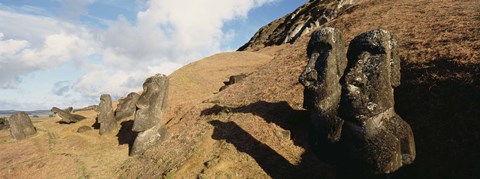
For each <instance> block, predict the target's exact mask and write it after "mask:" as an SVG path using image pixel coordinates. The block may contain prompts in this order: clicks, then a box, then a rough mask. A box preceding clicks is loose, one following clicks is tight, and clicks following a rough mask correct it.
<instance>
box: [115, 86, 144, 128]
mask: <svg viewBox="0 0 480 179" xmlns="http://www.w3.org/2000/svg"><path fill="white" fill-rule="evenodd" d="M138 98H140V95H139V94H137V93H135V92H132V93H130V94H128V95H127V97H125V98H122V99H120V100H118V105H117V109H116V110H115V118H116V119H117V121H120V120H122V119H124V118H126V117H129V116H131V115H133V114H134V113H135V110H136V109H137V107H136V104H137V102H138Z"/></svg>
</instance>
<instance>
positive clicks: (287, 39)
mask: <svg viewBox="0 0 480 179" xmlns="http://www.w3.org/2000/svg"><path fill="white" fill-rule="evenodd" d="M353 4H354V0H311V1H309V2H307V3H306V4H304V5H302V6H301V7H299V8H297V9H296V10H295V11H294V12H292V13H290V14H288V15H286V16H284V17H282V18H280V19H277V20H275V21H273V22H271V23H270V24H268V25H266V26H263V27H262V28H260V29H259V30H258V31H257V32H256V33H255V35H254V36H253V37H252V38H251V39H250V41H249V42H247V43H246V44H245V45H243V46H242V47H240V48H239V49H238V50H239V51H243V50H249V49H253V50H256V49H259V48H262V47H265V46H272V45H281V44H283V43H293V42H295V41H296V40H297V39H298V38H299V37H301V36H303V35H306V34H308V33H309V32H311V30H312V29H315V28H317V27H320V26H321V25H323V24H325V23H327V22H329V21H331V20H332V19H334V18H336V17H337V16H338V15H339V14H341V13H342V12H344V11H345V10H346V9H348V7H350V6H352V5H353Z"/></svg>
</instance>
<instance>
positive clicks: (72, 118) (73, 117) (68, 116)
mask: <svg viewBox="0 0 480 179" xmlns="http://www.w3.org/2000/svg"><path fill="white" fill-rule="evenodd" d="M50 111H52V112H53V113H54V114H56V115H58V116H59V117H60V118H61V120H60V122H64V123H67V124H69V123H76V122H78V121H81V120H84V119H86V117H84V116H81V115H78V114H72V113H70V112H67V111H64V110H61V109H59V108H57V107H52V109H51V110H50Z"/></svg>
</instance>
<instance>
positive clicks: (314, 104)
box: [299, 28, 347, 142]
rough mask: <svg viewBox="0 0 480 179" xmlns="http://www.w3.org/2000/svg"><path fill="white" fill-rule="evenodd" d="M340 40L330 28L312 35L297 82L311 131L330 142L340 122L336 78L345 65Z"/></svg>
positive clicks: (340, 37)
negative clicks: (311, 127) (305, 62)
mask: <svg viewBox="0 0 480 179" xmlns="http://www.w3.org/2000/svg"><path fill="white" fill-rule="evenodd" d="M345 53H346V50H345V44H344V39H343V36H342V34H341V32H340V31H339V30H337V29H334V28H323V29H321V30H319V31H316V32H314V33H313V35H312V37H311V39H310V41H309V43H308V47H307V55H308V58H309V60H308V64H307V66H306V67H305V70H304V71H303V73H302V74H301V75H300V78H299V81H300V83H302V84H303V85H304V86H305V89H304V102H303V106H304V108H305V109H307V110H308V111H309V113H310V118H311V120H312V123H313V125H314V128H315V130H319V131H320V135H326V136H325V137H327V138H328V139H329V140H330V141H332V142H334V141H338V140H339V138H340V135H341V129H342V125H343V120H341V119H340V118H338V117H337V108H338V105H339V103H340V96H341V86H340V82H339V81H340V78H341V77H342V75H343V72H344V70H345V67H346V65H347V59H346V55H345Z"/></svg>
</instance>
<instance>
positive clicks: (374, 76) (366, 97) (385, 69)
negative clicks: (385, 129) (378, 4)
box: [342, 29, 400, 120]
mask: <svg viewBox="0 0 480 179" xmlns="http://www.w3.org/2000/svg"><path fill="white" fill-rule="evenodd" d="M347 56H348V68H347V71H346V75H345V77H344V80H343V86H344V92H345V94H346V97H348V98H345V99H346V101H345V102H346V103H345V106H344V107H343V108H342V109H345V110H343V111H342V112H344V114H345V115H346V116H348V117H350V118H357V119H358V120H362V119H367V118H369V117H372V116H375V115H378V114H380V113H382V112H383V111H385V110H388V109H389V108H392V107H393V105H394V98H393V87H396V86H398V85H400V59H399V57H398V52H397V40H396V37H395V35H394V34H393V33H391V32H389V31H386V30H382V29H377V30H373V31H369V32H365V33H363V34H361V35H359V36H357V37H355V38H354V39H353V40H352V42H351V43H350V46H349V48H348V54H347Z"/></svg>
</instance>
